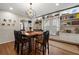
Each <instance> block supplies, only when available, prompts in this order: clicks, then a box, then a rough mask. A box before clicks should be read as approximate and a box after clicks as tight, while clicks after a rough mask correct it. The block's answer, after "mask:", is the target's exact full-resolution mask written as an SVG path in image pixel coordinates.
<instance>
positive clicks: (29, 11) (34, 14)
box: [27, 3, 36, 19]
mask: <svg viewBox="0 0 79 59" xmlns="http://www.w3.org/2000/svg"><path fill="white" fill-rule="evenodd" d="M27 14H28V17H29V18H31V19H32V18H35V17H36V12H35V10H34V9H33V8H32V3H30V7H29V9H27Z"/></svg>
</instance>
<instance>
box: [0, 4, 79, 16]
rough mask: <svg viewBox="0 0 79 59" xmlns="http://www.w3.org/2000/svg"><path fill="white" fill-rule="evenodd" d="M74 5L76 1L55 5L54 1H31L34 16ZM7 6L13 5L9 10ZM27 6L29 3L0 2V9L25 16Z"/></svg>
mask: <svg viewBox="0 0 79 59" xmlns="http://www.w3.org/2000/svg"><path fill="white" fill-rule="evenodd" d="M75 5H78V3H60V5H59V6H56V4H55V3H33V4H32V8H33V9H34V11H35V12H36V16H40V15H44V14H47V13H50V12H54V11H58V10H62V9H65V8H68V7H72V6H75ZM9 7H13V8H14V9H13V10H9ZM27 8H29V3H26V4H25V3H0V10H3V11H9V12H13V13H15V14H18V15H21V16H27V14H26V10H27Z"/></svg>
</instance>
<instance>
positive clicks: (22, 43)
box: [21, 43, 24, 55]
mask: <svg viewBox="0 0 79 59" xmlns="http://www.w3.org/2000/svg"><path fill="white" fill-rule="evenodd" d="M23 45H24V44H23V43H22V44H21V55H22V54H23Z"/></svg>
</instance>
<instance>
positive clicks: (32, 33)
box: [22, 31, 43, 54]
mask: <svg viewBox="0 0 79 59" xmlns="http://www.w3.org/2000/svg"><path fill="white" fill-rule="evenodd" d="M22 34H23V35H25V36H26V37H28V39H29V51H28V53H29V54H30V53H31V52H32V41H33V40H34V38H36V37H37V36H41V35H42V34H43V31H24V32H22Z"/></svg>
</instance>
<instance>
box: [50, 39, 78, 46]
mask: <svg viewBox="0 0 79 59" xmlns="http://www.w3.org/2000/svg"><path fill="white" fill-rule="evenodd" d="M50 40H52V41H58V42H62V43H67V44H72V45H79V43H74V42H68V41H64V40H57V39H53V38H50Z"/></svg>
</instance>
